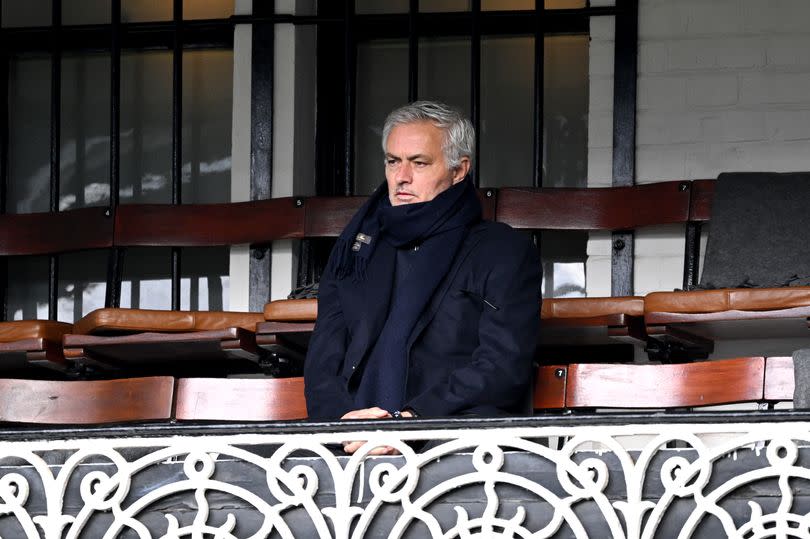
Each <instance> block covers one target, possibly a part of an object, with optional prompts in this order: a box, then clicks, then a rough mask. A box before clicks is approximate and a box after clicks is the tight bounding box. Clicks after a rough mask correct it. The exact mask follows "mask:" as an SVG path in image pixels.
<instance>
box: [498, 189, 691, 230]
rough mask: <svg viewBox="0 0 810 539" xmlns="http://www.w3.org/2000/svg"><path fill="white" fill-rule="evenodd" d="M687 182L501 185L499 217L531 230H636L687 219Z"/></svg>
mask: <svg viewBox="0 0 810 539" xmlns="http://www.w3.org/2000/svg"><path fill="white" fill-rule="evenodd" d="M684 185H688V182H661V183H653V184H645V185H635V186H625V187H605V188H540V189H531V188H520V187H509V188H503V189H500V190H499V192H498V200H497V212H496V215H497V219H498V221H500V222H502V223H506V224H508V225H510V226H512V227H513V228H518V229H531V230H632V229H635V228H639V227H642V226H649V225H661V224H668V223H685V222H686V221H687V219H688V217H689V189H688V188H687V189H684Z"/></svg>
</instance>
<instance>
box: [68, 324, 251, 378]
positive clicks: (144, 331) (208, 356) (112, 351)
mask: <svg viewBox="0 0 810 539" xmlns="http://www.w3.org/2000/svg"><path fill="white" fill-rule="evenodd" d="M262 320H264V317H263V315H262V314H261V313H241V312H222V311H211V312H208V311H159V310H148V309H98V310H95V311H93V312H91V313H89V314H88V315H87V316H85V317H84V318H82V319H81V320H79V321H78V322H76V324H74V331H73V333H72V334H70V335H65V337H64V348H65V357H67V358H70V359H73V360H76V361H80V362H82V363H84V364H89V365H93V366H96V367H101V368H107V369H110V368H112V369H115V368H118V369H132V370H136V371H137V370H141V369H146V370H150V371H151V370H155V369H157V370H158V371H162V370H163V368H165V369H169V372H176V371H175V370H174V369H176V368H178V367H181V366H185V367H187V368H190V369H195V368H197V366H199V368H200V369H202V368H203V366H204V365H205V364H207V366H208V367H215V368H216V369H223V370H224V371H225V372H228V371H233V372H240V371H246V370H247V371H256V370H258V367H257V366H256V363H257V362H259V360H260V358H261V355H260V351H259V350H258V348H257V346H256V337H255V328H256V323H257V322H259V321H262ZM201 372H203V371H201Z"/></svg>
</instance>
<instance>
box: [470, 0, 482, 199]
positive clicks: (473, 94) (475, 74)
mask: <svg viewBox="0 0 810 539" xmlns="http://www.w3.org/2000/svg"><path fill="white" fill-rule="evenodd" d="M471 8H472V31H471V36H470V78H471V80H470V112H471V114H470V115H471V116H472V118H471V120H472V124H473V127H474V128H475V148H474V149H473V169H472V170H471V171H470V172H472V179H473V183H474V184H475V186H476V187H477V186H478V185H480V183H481V175H480V174H479V171H480V163H481V159H480V156H481V151H480V149H481V0H472V6H471Z"/></svg>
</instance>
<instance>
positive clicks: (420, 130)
mask: <svg viewBox="0 0 810 539" xmlns="http://www.w3.org/2000/svg"><path fill="white" fill-rule="evenodd" d="M443 135H444V133H443V132H442V130H441V128H439V127H436V126H435V125H433V123H431V122H427V121H419V122H411V123H406V124H399V125H396V126H394V127H393V128H392V129H391V132H390V133H389V135H388V140H387V141H386V152H390V151H391V150H392V148H391V145H392V142H393V141H397V142H400V143H401V142H405V143H406V144H408V143H422V146H424V149H425V150H429V149H433V148H432V147H433V146H438V147H439V149H440V148H441V145H442V142H443Z"/></svg>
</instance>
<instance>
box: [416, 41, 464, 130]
mask: <svg viewBox="0 0 810 539" xmlns="http://www.w3.org/2000/svg"><path fill="white" fill-rule="evenodd" d="M419 99H430V100H435V101H442V102H444V103H446V104H448V105H450V106H452V107H455V108H457V109H459V110H460V111H461V112H462V113H464V114H466V115H467V116H469V115H470V39H469V38H429V39H420V40H419Z"/></svg>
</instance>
